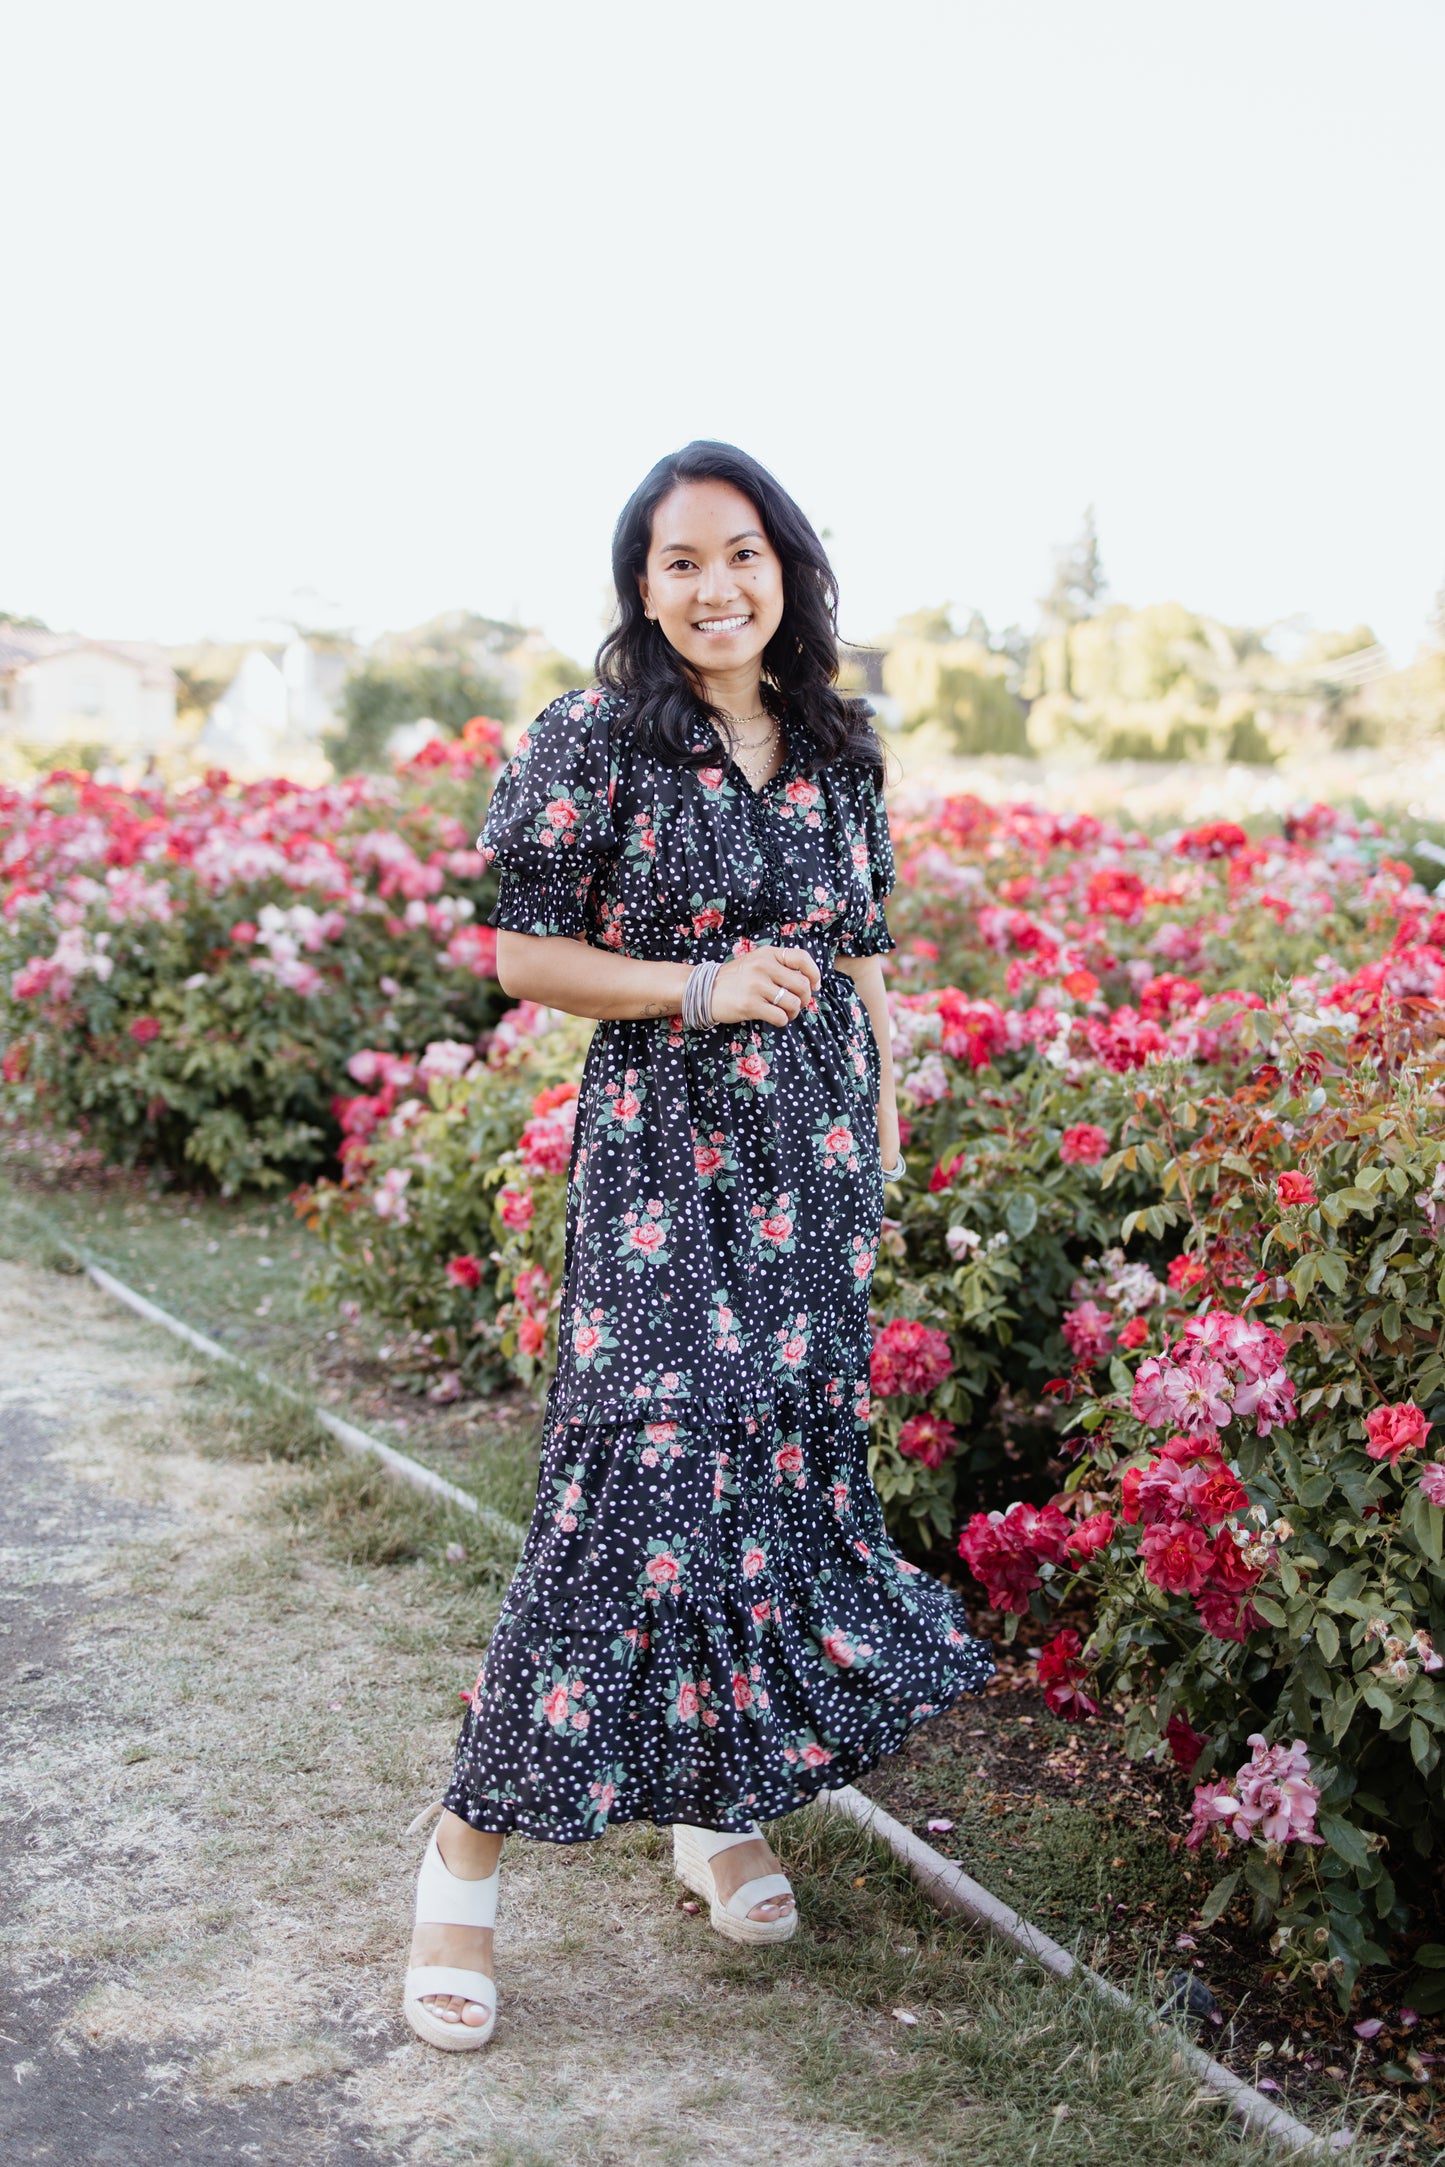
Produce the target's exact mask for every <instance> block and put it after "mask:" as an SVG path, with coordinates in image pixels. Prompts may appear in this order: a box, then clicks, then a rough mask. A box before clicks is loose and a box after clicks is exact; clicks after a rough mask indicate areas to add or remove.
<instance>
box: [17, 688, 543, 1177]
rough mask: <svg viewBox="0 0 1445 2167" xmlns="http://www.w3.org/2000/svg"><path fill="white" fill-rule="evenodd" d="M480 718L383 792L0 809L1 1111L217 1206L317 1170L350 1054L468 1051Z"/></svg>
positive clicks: (479, 966) (52, 801) (219, 780)
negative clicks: (453, 1047) (197, 1187)
mask: <svg viewBox="0 0 1445 2167" xmlns="http://www.w3.org/2000/svg"><path fill="white" fill-rule="evenodd" d="M500 742H501V740H500V731H499V729H498V727H497V725H496V724H494V723H490V722H487V721H486V720H485V719H484V718H482V717H478V718H476V720H475V721H474V722H473V723H471V724H469V725H468V726H467V730H466V732H464V734H463V736H462V738H461V739H460V740H457V741H455V742H453V743H450V744H438V745H435V746H428V747H427V748H425V750H424V752H423V753H422V754H421V755H420V756H419V757H418V758H417V759H416V760H414V761H412V762H411V763H410V764H409V765H408V766H406V767H404V768H402V769H401V770H400V771H399V772H398V774H397V776H396V778H395V779H394V780H389V781H378V780H376V779H373V778H367V777H357V778H352V779H350V780H348V781H346V782H341V783H335V784H330V785H327V786H325V787H323V788H319V789H301V788H298V787H296V786H294V785H291V784H289V783H283V782H267V783H254V784H250V785H247V786H245V787H234V786H232V785H231V784H230V783H229V782H228V780H227V778H226V777H225V776H224V775H222V774H219V773H217V774H212V775H209V776H207V778H206V780H205V782H204V783H202V784H200V785H198V786H196V787H194V788H191V789H185V790H180V791H176V792H165V791H161V790H133V791H126V790H121V789H117V788H112V787H109V786H105V785H102V784H98V783H96V782H94V781H92V780H91V779H90V778H89V777H88V776H85V775H71V774H67V773H64V772H60V773H56V774H54V775H52V776H50V777H49V778H48V779H47V780H46V781H45V782H44V783H43V784H41V785H40V786H39V787H38V788H36V789H35V790H34V791H32V792H20V791H13V790H6V791H0V1048H3V1076H4V1082H5V1086H6V1098H7V1099H8V1101H9V1105H10V1108H11V1110H12V1111H13V1112H15V1113H17V1114H22V1115H25V1116H34V1117H39V1118H42V1119H44V1120H46V1121H48V1122H49V1123H51V1124H52V1125H53V1126H56V1127H61V1128H68V1127H79V1128H82V1129H83V1130H84V1131H85V1133H86V1135H87V1137H88V1138H89V1140H90V1141H91V1142H92V1143H94V1144H95V1145H97V1146H98V1147H99V1148H100V1149H101V1150H102V1151H103V1152H104V1153H105V1155H106V1156H107V1157H110V1158H113V1159H117V1160H121V1161H133V1160H136V1159H138V1158H145V1159H149V1160H152V1161H157V1162H159V1163H161V1164H163V1165H167V1166H170V1167H173V1168H176V1169H187V1170H189V1171H190V1172H191V1173H192V1174H193V1175H194V1174H201V1175H203V1176H205V1177H208V1178H209V1179H211V1180H212V1181H214V1182H215V1183H216V1184H217V1185H219V1186H220V1187H221V1188H222V1189H223V1190H225V1191H227V1192H228V1193H229V1192H231V1191H234V1190H236V1189H238V1188H240V1187H242V1186H243V1185H256V1186H275V1185H277V1184H281V1183H284V1182H289V1181H294V1180H295V1179H296V1178H297V1176H298V1175H300V1174H303V1173H309V1172H313V1171H316V1170H318V1169H319V1168H320V1166H321V1165H322V1164H323V1163H324V1160H325V1158H326V1156H327V1155H328V1153H329V1151H330V1150H331V1148H332V1147H333V1145H334V1143H335V1141H336V1138H337V1126H336V1116H335V1112H334V1110H333V1105H332V1101H333V1099H334V1097H335V1096H336V1094H337V1092H338V1090H339V1089H340V1088H341V1087H343V1086H344V1085H345V1083H346V1080H347V1079H346V1062H347V1060H348V1058H349V1057H350V1056H351V1055H352V1054H353V1053H355V1052H356V1051H358V1050H359V1049H360V1048H361V1047H363V1046H372V1047H380V1048H384V1049H394V1050H400V1049H401V1048H403V1047H406V1046H417V1047H420V1046H424V1045H426V1044H427V1043H428V1041H435V1040H442V1039H449V1040H457V1041H461V1042H464V1043H465V1045H466V1046H467V1048H468V1050H470V1047H471V1045H472V1043H473V1042H474V1041H475V1040H476V1038H477V1036H478V1034H479V1032H481V1031H482V1030H483V1029H484V1028H485V1027H486V1026H487V1025H488V1024H489V1023H490V1022H491V1021H492V1020H493V1019H494V1017H495V1016H496V1014H497V1013H498V1012H499V1009H500V1007H501V1001H500V996H499V992H498V988H497V986H496V981H495V976H494V968H495V953H496V944H495V936H494V935H493V934H492V933H491V932H490V931H489V929H488V928H487V927H486V926H485V925H484V924H482V923H481V922H480V920H481V919H482V918H483V917H484V916H485V908H486V904H487V901H488V898H489V895H490V888H489V886H488V884H487V882H486V881H485V880H484V878H483V875H482V865H481V860H480V858H479V857H478V855H477V854H476V852H475V850H474V849H473V847H472V845H473V841H474V838H475V835H476V832H477V828H478V826H479V824H480V819H481V815H482V811H483V808H484V804H485V797H486V790H487V787H488V784H489V779H490V776H491V773H492V771H493V770H494V769H495V767H496V764H497V760H498V756H499V751H500Z"/></svg>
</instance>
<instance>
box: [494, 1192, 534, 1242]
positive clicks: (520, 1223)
mask: <svg viewBox="0 0 1445 2167" xmlns="http://www.w3.org/2000/svg"><path fill="white" fill-rule="evenodd" d="M497 1207H498V1210H499V1211H500V1212H501V1216H502V1224H503V1226H505V1227H510V1229H511V1230H512V1232H513V1233H514V1234H522V1233H525V1232H526V1230H527V1228H528V1227H529V1226H530V1225H531V1224H532V1215H533V1213H534V1212H535V1211H536V1208H537V1207H536V1204H535V1203H534V1202H533V1200H532V1192H531V1190H530V1189H503V1191H502V1193H501V1195H500V1196H499V1197H498V1199H497Z"/></svg>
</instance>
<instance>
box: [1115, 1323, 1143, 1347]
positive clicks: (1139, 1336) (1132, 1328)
mask: <svg viewBox="0 0 1445 2167" xmlns="http://www.w3.org/2000/svg"><path fill="white" fill-rule="evenodd" d="M1118 1337H1119V1345H1120V1346H1121V1347H1129V1348H1133V1347H1142V1346H1143V1344H1144V1342H1145V1340H1146V1339H1147V1338H1148V1337H1149V1327H1148V1325H1147V1324H1146V1323H1145V1322H1144V1319H1143V1318H1142V1317H1131V1318H1130V1319H1129V1322H1128V1323H1127V1324H1121V1325H1120V1327H1119V1335H1118Z"/></svg>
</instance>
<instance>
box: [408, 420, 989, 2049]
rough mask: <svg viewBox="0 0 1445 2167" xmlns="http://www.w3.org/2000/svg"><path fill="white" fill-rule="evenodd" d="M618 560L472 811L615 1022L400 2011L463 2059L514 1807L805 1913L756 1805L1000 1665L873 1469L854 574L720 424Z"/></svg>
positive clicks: (881, 1080) (866, 963)
mask: <svg viewBox="0 0 1445 2167" xmlns="http://www.w3.org/2000/svg"><path fill="white" fill-rule="evenodd" d="M613 572H614V577H615V579H616V584H617V605H618V621H617V626H616V629H615V630H614V631H613V633H612V634H611V636H610V637H609V638H608V640H607V641H606V643H605V644H604V646H603V648H602V652H601V654H600V656H599V658H598V676H599V687H598V688H596V689H593V690H591V691H588V692H579V693H572V694H568V695H567V696H566V697H565V698H563V699H560V700H557V701H555V702H554V703H553V705H552V706H551V707H549V708H548V709H547V710H546V712H545V713H544V714H543V715H542V716H540V717H539V719H538V721H537V722H536V723H535V724H534V725H533V726H532V728H531V730H530V731H528V732H527V733H526V734H525V735H524V737H523V738H522V739H521V741H520V743H519V745H518V747H517V752H516V755H515V757H514V758H513V759H512V761H511V762H510V764H509V765H508V767H507V768H506V769H505V770H504V772H503V774H502V775H501V777H500V778H499V780H498V783H497V787H496V790H495V792H494V795H493V799H492V804H491V809H490V811H489V813H488V816H487V824H486V829H485V832H484V834H483V836H482V839H481V849H482V853H483V856H484V857H485V858H486V859H487V860H488V862H490V863H493V864H494V865H495V867H496V870H497V876H498V903H497V908H496V911H495V913H494V915H493V918H492V923H493V924H494V925H495V926H496V927H497V928H498V936H497V971H498V975H499V977H500V979H501V982H502V984H503V986H504V987H505V989H506V990H507V992H509V993H511V994H514V995H516V996H518V997H522V998H527V999H531V1000H535V1001H541V1002H545V1003H546V1004H547V1005H549V1006H551V1007H553V1008H560V1009H565V1010H567V1011H568V1012H569V1013H571V1014H573V1015H579V1016H591V1017H595V1018H597V1019H599V1027H598V1029H597V1031H596V1033H595V1034H594V1037H593V1039H592V1044H591V1048H590V1050H589V1053H588V1057H587V1063H586V1068H585V1070H584V1074H583V1079H582V1086H581V1094H580V1098H579V1102H578V1118H577V1131H576V1141H575V1144H574V1146H573V1156H572V1165H571V1172H570V1179H569V1188H568V1222H567V1246H566V1284H565V1288H564V1291H563V1300H562V1310H561V1320H560V1322H561V1330H560V1356H559V1361H558V1367H557V1375H556V1378H555V1380H554V1382H553V1385H552V1388H551V1391H550V1393H549V1396H548V1402H547V1412H546V1422H545V1428H544V1432H543V1446H542V1466H541V1473H540V1477H539V1481H538V1490H537V1506H536V1511H535V1514H534V1517H533V1520H532V1526H531V1530H530V1532H529V1534H528V1537H527V1543H526V1548H525V1550H524V1552H523V1556H522V1561H521V1564H520V1565H519V1567H518V1570H517V1574H516V1577H515V1579H514V1580H513V1582H512V1585H511V1587H510V1589H509V1590H508V1593H507V1597H506V1600H505V1602H504V1603H503V1606H502V1611H501V1616H500V1618H499V1620H498V1624H497V1629H496V1632H495V1634H494V1635H493V1638H492V1642H491V1646H490V1648H489V1650H488V1654H487V1660H486V1664H485V1667H484V1670H483V1673H482V1676H481V1677H480V1678H479V1679H478V1681H477V1688H476V1692H475V1694H474V1695H473V1697H472V1700H471V1707H470V1713H469V1714H468V1716H467V1719H466V1722H465V1724H464V1725H463V1728H462V1735H461V1739H460V1742H459V1745H458V1749H457V1758H456V1769H455V1774H454V1778H453V1782H452V1787H451V1789H450V1791H449V1792H448V1794H447V1798H446V1810H445V1811H444V1813H443V1815H442V1819H441V1822H440V1824H439V1826H438V1828H437V1830H436V1831H434V1833H433V1836H432V1839H431V1842H430V1845H429V1846H428V1850H427V1855H426V1858H425V1860H424V1862H423V1866H422V1872H421V1876H420V1879H419V1882H418V1888H417V1922H418V1923H417V1930H416V1936H415V1939H414V1942H413V1946H412V1964H413V1967H414V1968H413V1969H412V1970H411V1971H410V1972H409V1973H408V1975H407V1985H406V1993H405V2008H406V2013H407V2016H408V2019H409V2021H410V2022H411V2024H412V2026H413V2028H414V2029H415V2030H416V2031H418V2032H419V2033H420V2034H421V2036H422V2037H423V2038H424V2039H428V2040H430V2041H432V2042H433V2043H434V2044H435V2045H438V2046H443V2047H449V2048H462V2047H473V2046H479V2045H480V2044H481V2043H482V2042H483V2041H484V2040H485V2039H486V2038H488V2037H489V2036H490V2033H491V2029H492V2026H493V2024H494V2022H495V2017H496V1990H495V1988H494V1986H493V1984H492V1978H491V1969H492V1964H491V1927H492V1923H493V1920H494V1918H495V1911H496V1895H497V1885H498V1872H499V1869H498V1860H499V1857H500V1853H501V1848H502V1838H503V1835H504V1834H505V1833H506V1832H507V1831H509V1830H515V1831H516V1832H517V1833H519V1834H522V1835H526V1836H532V1837H541V1838H544V1839H546V1840H547V1841H549V1842H553V1843H576V1842H582V1841H586V1840H588V1839H591V1838H594V1837H597V1836H600V1835H601V1834H602V1832H603V1830H604V1829H605V1828H606V1827H607V1825H608V1822H609V1821H636V1820H647V1821H653V1822H658V1823H661V1824H664V1825H665V1824H668V1823H671V1824H672V1825H673V1832H674V1863H675V1870H676V1871H677V1873H678V1874H679V1876H680V1878H681V1879H683V1880H684V1881H685V1882H686V1883H687V1884H688V1885H689V1886H690V1887H691V1888H693V1889H695V1890H696V1891H697V1892H698V1893H699V1894H700V1895H703V1896H704V1897H705V1898H706V1899H707V1901H708V1903H709V1907H710V1913H711V1918H712V1923H713V1925H714V1926H715V1927H716V1928H717V1929H718V1930H719V1931H720V1932H722V1933H724V1934H727V1935H729V1936H730V1937H731V1938H733V1939H735V1940H740V1941H749V1942H770V1941H780V1940H784V1939H786V1938H787V1936H788V1935H790V1934H791V1933H792V1932H793V1930H794V1928H795V1926H796V1924H797V1916H796V1911H795V1908H794V1904H793V1897H792V1891H791V1889H790V1888H789V1886H788V1883H787V1881H786V1879H785V1878H784V1877H783V1876H782V1874H781V1872H780V1871H779V1867H778V1861H777V1859H776V1858H775V1857H774V1855H773V1853H772V1851H771V1850H770V1848H769V1846H768V1844H767V1842H766V1840H765V1839H764V1837H763V1836H762V1834H761V1832H760V1830H759V1827H758V1823H759V1822H760V1821H762V1820H766V1819H775V1818H777V1817H779V1816H780V1815H783V1814H786V1813H790V1812H792V1811H793V1810H794V1808H796V1807H798V1806H800V1805H802V1804H803V1803H804V1802H805V1801H806V1800H807V1799H809V1798H811V1797H813V1796H814V1794H815V1793H817V1792H818V1791H820V1790H825V1789H830V1788H833V1787H836V1786H838V1785H840V1784H843V1783H847V1782H848V1781H850V1780H851V1778H852V1777H854V1776H856V1775H858V1774H859V1773H860V1772H861V1771H862V1770H864V1769H866V1768H869V1767H871V1766H872V1765H873V1763H874V1762H875V1761H877V1760H878V1758H879V1757H880V1756H881V1755H882V1754H885V1753H889V1752H892V1751H893V1750H894V1749H895V1748H896V1747H897V1746H898V1745H899V1744H900V1743H901V1741H902V1740H903V1738H904V1737H905V1736H906V1735H907V1733H908V1731H909V1730H910V1729H911V1728H912V1727H913V1726H914V1725H915V1724H916V1723H918V1722H920V1721H921V1720H922V1719H923V1718H924V1717H926V1716H930V1715H935V1714H937V1713H938V1711H939V1710H940V1709H942V1708H944V1707H947V1706H948V1705H949V1704H950V1703H951V1702H953V1701H954V1700H956V1699H957V1698H958V1697H959V1696H960V1695H961V1694H964V1693H967V1692H976V1691H978V1690H979V1689H980V1688H981V1687H982V1686H983V1685H984V1684H985V1683H986V1682H987V1680H988V1678H989V1676H990V1675H991V1673H992V1669H993V1665H992V1661H991V1658H990V1655H989V1651H988V1648H987V1646H986V1644H985V1643H984V1642H982V1641H978V1640H975V1639H972V1638H971V1637H970V1635H969V1633H968V1629H967V1624H966V1620H965V1618H964V1614H963V1610H962V1606H961V1604H960V1603H959V1601H958V1599H957V1598H956V1597H955V1596H953V1595H952V1594H950V1593H949V1592H948V1591H947V1590H946V1589H945V1588H943V1587H941V1586H940V1585H938V1584H936V1583H935V1582H933V1581H930V1580H929V1579H927V1578H926V1577H925V1576H924V1575H922V1574H921V1573H919V1572H918V1571H917V1570H916V1569H915V1568H914V1567H913V1566H911V1565H909V1564H908V1563H906V1561H905V1560H903V1559H902V1558H900V1557H899V1556H898V1555H897V1554H896V1552H895V1551H894V1549H893V1547H892V1545H891V1543H890V1542H889V1541H888V1539H887V1536H886V1534H885V1531H884V1526H883V1518H882V1513H881V1510H880V1508H879V1504H878V1499H877V1496H876V1493H875V1492H874V1489H873V1486H872V1484H871V1482H870V1480H869V1477H868V1472H867V1452H866V1448H867V1430H866V1424H867V1415H868V1357H869V1346H870V1335H869V1329H868V1297H869V1287H870V1282H871V1277H872V1271H873V1262H874V1257H875V1254H876V1249H877V1242H878V1235H879V1228H880V1221H881V1217H882V1208H883V1182H884V1179H885V1178H897V1174H898V1173H901V1159H900V1151H899V1129H898V1112H897V1106H896V1104H895V1099H894V1091H893V1076H892V1068H891V1064H890V1059H889V1036H888V1014H887V1008H886V1004H885V999H884V987H883V971H882V965H881V962H880V960H879V959H880V958H881V957H882V956H883V955H884V954H885V953H886V952H887V951H888V950H889V949H890V948H891V947H892V946H893V941H892V939H891V937H890V935H889V933H888V930H887V925H886V923H885V919H884V911H883V899H884V897H885V895H886V894H887V892H888V890H889V888H890V887H891V885H892V881H893V865H892V854H891V850H890V846H889V839H888V823H887V818H886V815H885V813H884V810H883V804H882V800H881V797H880V795H879V790H880V785H881V782H882V769H883V763H882V757H881V754H880V752H879V747H878V742H877V739H876V737H875V736H874V733H873V729H872V725H871V721H870V719H869V716H868V711H867V709H866V708H865V707H863V706H862V705H861V703H857V702H851V701H848V700H845V699H843V698H842V697H841V696H840V695H839V694H838V693H837V692H836V691H835V690H834V681H835V679H836V676H837V670H838V654H837V635H836V611H837V586H836V582H835V581H834V578H833V574H832V571H831V568H830V567H829V564H828V560H827V558H826V556H825V554H824V551H823V548H822V545H821V543H820V542H819V540H818V538H817V536H816V535H815V534H814V532H813V530H812V528H811V527H810V526H809V524H808V522H807V520H806V519H805V518H804V517H803V515H802V513H801V512H800V511H799V509H798V507H797V505H796V504H794V503H793V501H792V499H791V498H790V497H789V496H787V494H786V493H785V492H784V491H783V490H782V489H781V488H780V487H779V486H778V484H777V482H775V481H774V480H773V478H772V476H771V475H770V474H768V473H766V472H765V471H764V469H763V468H761V467H760V466H758V465H757V464H756V463H755V462H754V461H753V460H751V459H749V458H747V457H746V456H745V455H744V454H743V453H742V452H739V451H736V450H734V449H732V448H731V447H730V446H728V445H724V444H713V443H696V444H691V445H689V446H688V447H687V448H686V450H684V451H682V452H679V453H676V454H674V455H673V456H672V457H670V458H667V459H664V460H662V461H661V462H660V463H659V464H658V465H657V466H656V467H654V468H653V470H652V472H651V473H650V474H649V475H648V476H647V479H646V480H645V481H644V482H643V484H642V486H641V487H640V488H639V489H638V491H637V492H636V494H635V495H634V496H633V498H632V499H631V501H630V502H629V504H628V505H627V507H626V509H625V510H624V511H623V514H622V517H621V519H620V520H619V522H618V526H617V532H616V535H615V537H614V540H613ZM895 1162H899V1163H898V1165H897V1167H896V1169H895Z"/></svg>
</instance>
